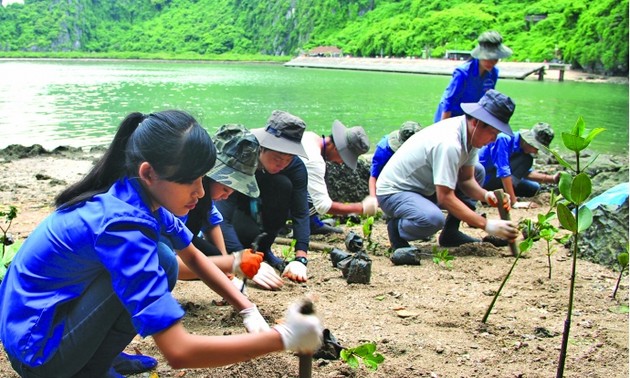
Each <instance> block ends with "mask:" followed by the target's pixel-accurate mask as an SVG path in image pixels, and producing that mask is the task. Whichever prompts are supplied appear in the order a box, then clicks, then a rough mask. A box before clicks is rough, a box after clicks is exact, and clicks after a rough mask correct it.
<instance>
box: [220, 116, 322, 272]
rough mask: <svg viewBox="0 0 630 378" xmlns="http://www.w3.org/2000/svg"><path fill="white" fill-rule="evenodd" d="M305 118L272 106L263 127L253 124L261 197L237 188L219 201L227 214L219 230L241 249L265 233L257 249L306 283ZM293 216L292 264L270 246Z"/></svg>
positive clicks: (232, 247) (231, 247)
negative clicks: (293, 243) (256, 141)
mask: <svg viewBox="0 0 630 378" xmlns="http://www.w3.org/2000/svg"><path fill="white" fill-rule="evenodd" d="M305 129H306V123H304V121H303V120H302V119H301V118H299V117H296V116H294V115H293V114H290V113H288V112H285V111H282V110H274V111H273V112H272V113H271V116H270V117H269V118H268V119H267V124H266V125H265V127H262V128H257V129H252V130H251V132H252V134H254V135H255V136H256V139H258V143H259V144H260V153H259V154H258V169H257V170H256V182H257V183H258V188H259V189H260V196H259V197H258V198H251V197H248V196H245V195H243V194H242V193H234V194H233V195H231V196H230V198H228V199H227V200H225V201H221V202H218V203H217V208H218V209H219V211H220V212H221V214H223V218H224V220H223V223H221V230H222V231H223V236H224V237H225V244H226V246H227V249H228V251H240V250H242V249H243V246H244V245H251V243H252V241H253V240H254V239H255V238H256V237H257V236H258V235H260V234H261V233H262V232H264V233H265V236H264V237H262V239H261V240H260V242H259V250H260V251H262V252H263V253H264V254H265V262H267V263H268V264H269V265H271V266H272V267H273V268H275V269H277V270H278V271H280V272H281V273H282V276H283V277H286V278H288V279H290V280H291V281H295V282H306V280H307V269H306V265H307V263H308V259H307V253H308V245H309V242H310V236H311V235H310V226H309V215H308V214H309V212H308V200H307V195H308V189H307V188H308V186H307V185H308V176H307V171H306V167H305V166H304V163H303V162H302V160H301V159H300V157H299V156H302V157H306V152H305V151H304V147H302V136H303V135H304V130H305ZM289 219H291V222H292V226H293V238H294V239H295V240H296V243H295V258H294V259H293V260H292V261H290V262H289V263H288V264H285V262H284V261H283V260H282V259H280V258H279V257H278V256H276V255H275V254H274V252H273V250H272V249H271V246H272V244H273V243H274V240H275V239H276V236H278V233H279V231H280V229H281V228H283V227H284V226H285V225H286V222H287V220H289Z"/></svg>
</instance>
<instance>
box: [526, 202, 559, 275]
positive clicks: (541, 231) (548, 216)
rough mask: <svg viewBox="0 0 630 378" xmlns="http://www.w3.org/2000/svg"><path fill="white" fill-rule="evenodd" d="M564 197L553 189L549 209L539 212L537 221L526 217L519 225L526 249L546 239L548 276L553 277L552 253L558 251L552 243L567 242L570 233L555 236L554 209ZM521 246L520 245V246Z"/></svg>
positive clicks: (556, 229) (556, 231) (556, 230)
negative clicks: (563, 235) (558, 236)
mask: <svg viewBox="0 0 630 378" xmlns="http://www.w3.org/2000/svg"><path fill="white" fill-rule="evenodd" d="M561 198H562V197H560V196H558V195H556V194H555V192H554V191H553V190H552V191H551V199H550V200H549V209H548V210H547V212H546V213H544V214H538V216H537V218H536V221H535V222H534V221H532V220H531V219H524V220H522V221H520V222H519V227H520V229H521V232H522V234H523V236H524V237H525V240H524V241H523V242H522V243H521V244H523V243H527V248H525V250H529V249H530V248H531V246H532V245H533V243H534V242H536V241H539V240H541V239H542V240H544V241H545V243H546V252H545V254H546V255H547V267H548V272H549V274H548V276H549V279H551V255H552V254H553V253H554V252H556V248H555V247H554V246H553V245H552V242H553V241H554V240H555V241H557V242H558V243H561V244H563V243H564V242H566V240H564V239H566V238H568V237H569V235H566V236H565V237H563V238H555V236H556V234H557V233H558V231H559V230H558V228H557V227H556V226H554V225H553V224H552V223H551V221H552V220H553V219H555V218H556V212H555V211H554V210H555V208H556V206H557V204H558V202H559V201H560V199H561ZM520 247H521V246H520V245H519V248H520ZM524 247H525V246H524Z"/></svg>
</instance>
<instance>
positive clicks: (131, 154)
mask: <svg viewBox="0 0 630 378" xmlns="http://www.w3.org/2000/svg"><path fill="white" fill-rule="evenodd" d="M214 162H215V148H214V146H213V144H212V141H211V139H210V136H209V135H208V133H207V132H206V131H205V130H204V129H203V128H202V127H201V126H200V125H199V124H198V123H197V122H196V121H195V119H194V118H193V117H191V116H190V115H188V114H187V113H184V112H181V111H176V110H172V111H163V112H159V113H152V114H149V115H143V114H140V113H131V114H129V115H128V116H127V117H126V118H125V119H124V120H123V121H122V123H121V125H120V127H119V129H118V131H117V132H116V135H115V136H114V139H113V141H112V143H111V145H110V147H109V148H108V150H107V151H106V152H105V153H104V155H103V156H102V157H101V159H100V160H99V161H97V162H96V164H95V165H94V167H93V168H92V170H91V171H90V172H89V173H88V174H87V175H86V176H85V177H84V178H83V179H82V180H80V181H79V182H77V183H75V184H74V185H71V186H70V187H68V188H67V189H65V190H64V191H63V192H61V193H60V195H59V196H58V197H57V198H56V201H55V204H56V205H57V209H56V211H54V212H53V213H52V214H51V215H50V216H49V217H48V218H46V219H45V220H44V221H43V222H42V223H41V224H40V225H38V226H37V227H36V229H35V230H34V231H33V232H32V233H31V234H30V235H29V237H28V238H27V240H26V241H25V242H24V244H23V245H22V247H21V248H20V250H19V251H18V253H17V254H16V256H15V258H14V260H13V261H12V263H11V265H10V267H9V269H8V271H7V274H6V276H5V278H4V280H3V281H2V284H1V285H0V340H1V341H2V344H3V346H4V350H5V352H6V354H7V356H8V358H9V361H10V362H11V365H12V366H13V368H14V369H15V370H16V372H17V373H18V374H19V375H20V376H21V377H110V378H114V377H122V374H135V373H139V372H142V371H144V370H148V369H151V368H152V367H154V366H155V365H156V364H157V361H155V360H154V359H152V358H150V357H148V356H141V357H142V358H139V357H138V356H130V355H126V354H124V353H121V352H122V351H123V350H124V349H125V347H126V346H127V345H128V344H129V342H130V341H131V340H132V339H133V338H134V337H135V335H136V334H140V335H141V336H143V337H146V336H152V337H153V340H154V341H155V344H156V345H157V347H158V349H159V350H160V351H161V352H162V353H163V354H164V357H165V358H166V360H167V361H168V362H169V364H170V365H171V366H173V367H174V368H183V367H210V366H219V365H228V364H232V363H235V362H239V361H246V360H249V359H251V358H253V357H256V356H261V355H263V354H266V353H269V352H273V351H280V350H283V349H291V350H296V351H300V352H304V351H313V350H315V349H317V348H318V346H319V344H320V341H319V340H320V338H321V332H322V331H321V325H320V324H319V321H318V320H317V318H315V317H313V316H304V315H301V314H299V313H298V314H296V312H298V311H297V310H296V308H295V306H291V307H290V309H289V311H288V313H287V322H286V323H284V324H282V325H279V326H275V327H274V329H269V325H268V324H267V322H266V321H265V320H264V318H262V316H261V315H260V313H259V312H258V310H257V309H256V307H255V305H254V304H253V303H251V302H250V301H249V300H248V299H247V298H246V297H245V296H244V295H242V294H241V293H240V292H239V291H238V290H237V289H236V288H235V287H234V286H233V285H232V284H231V283H230V281H229V280H228V279H227V278H226V276H225V274H224V272H229V271H232V272H235V273H237V274H244V275H246V276H248V277H252V276H253V275H254V274H255V273H256V271H257V270H258V267H259V265H260V261H261V260H262V256H259V255H258V254H256V253H253V252H252V251H251V250H246V251H239V252H237V253H234V254H233V255H231V256H224V257H220V258H215V259H213V260H210V259H208V258H207V257H205V256H204V255H203V254H202V253H201V252H200V251H199V250H198V249H197V248H195V247H194V246H193V245H192V244H191V240H192V234H191V233H190V231H189V230H188V229H187V228H186V227H185V226H184V224H183V222H182V221H181V220H180V219H178V218H177V217H181V216H184V215H186V214H187V213H188V212H189V211H190V210H191V209H193V208H194V207H195V205H196V204H197V202H198V200H199V198H201V197H203V196H204V194H205V193H204V191H203V188H202V186H201V177H202V176H203V175H204V174H205V173H206V172H207V171H208V170H209V169H210V168H212V166H213V165H214ZM161 233H162V234H164V233H165V234H166V235H168V237H169V238H170V242H171V243H172V245H173V246H174V247H175V248H176V249H177V250H178V255H179V256H180V257H181V258H182V260H183V261H184V262H185V263H186V265H188V266H189V267H190V268H191V269H192V270H193V271H194V272H195V273H196V274H197V275H198V276H199V277H201V278H202V279H203V280H204V282H205V283H206V284H207V285H208V286H209V287H211V288H212V289H213V290H214V291H216V292H217V293H218V294H220V295H222V296H223V297H224V298H226V299H227V300H228V301H229V302H230V304H232V306H234V307H235V308H236V309H237V310H240V311H241V314H242V315H243V316H244V323H245V326H246V328H247V329H248V331H250V332H253V334H247V335H232V336H202V335H193V334H190V333H188V332H187V331H186V329H185V328H184V326H183V324H182V322H181V319H182V317H183V316H184V310H183V309H182V308H181V306H180V305H179V304H178V303H177V301H176V300H175V298H174V297H173V295H172V293H171V290H172V289H173V287H174V285H175V283H176V281H177V260H176V258H175V254H174V253H173V252H172V250H171V249H170V248H169V247H168V246H167V245H166V244H163V243H160V234H161Z"/></svg>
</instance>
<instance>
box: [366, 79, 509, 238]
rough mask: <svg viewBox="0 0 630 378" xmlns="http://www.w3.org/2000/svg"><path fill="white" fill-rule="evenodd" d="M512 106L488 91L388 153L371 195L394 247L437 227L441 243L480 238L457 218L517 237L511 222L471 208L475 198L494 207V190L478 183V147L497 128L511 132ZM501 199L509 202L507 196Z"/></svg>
mask: <svg viewBox="0 0 630 378" xmlns="http://www.w3.org/2000/svg"><path fill="white" fill-rule="evenodd" d="M514 107H515V105H514V103H513V102H512V100H511V99H510V98H509V97H507V96H505V95H504V94H502V93H499V92H497V91H495V90H489V91H488V92H486V94H485V95H484V96H483V97H482V98H481V99H480V100H479V102H477V103H464V104H462V108H463V109H464V112H465V115H463V116H459V117H454V118H449V119H446V120H443V121H440V122H438V123H435V124H433V125H431V126H428V127H426V128H424V129H422V130H421V131H419V132H417V133H416V134H414V135H413V136H412V137H410V138H409V139H408V140H407V141H406V142H405V143H404V144H403V145H402V146H401V147H400V149H399V150H398V151H397V152H396V153H395V154H394V156H392V158H391V159H390V161H389V162H388V163H387V164H386V165H385V168H383V171H382V172H381V175H380V176H379V178H378V180H377V182H376V196H377V199H378V203H379V205H380V207H381V209H382V210H383V212H384V213H385V215H386V216H387V217H388V223H387V231H388V235H389V239H390V242H391V246H392V249H393V250H395V249H398V248H404V247H409V241H413V240H419V239H426V238H429V237H431V236H432V235H434V234H435V233H437V232H438V231H440V230H442V232H441V233H440V236H439V239H438V241H439V244H440V245H441V246H444V247H454V246H459V245H462V244H464V243H471V242H478V241H480V240H478V239H475V238H472V237H470V236H468V235H466V234H464V233H462V232H461V231H459V225H460V222H461V221H464V222H466V223H467V224H468V225H470V226H472V227H477V228H481V229H484V230H485V231H486V232H487V233H488V234H489V235H492V236H496V237H499V238H502V239H505V240H515V239H516V238H517V236H518V229H517V227H516V225H515V224H514V223H513V222H511V221H505V220H498V219H497V220H493V219H486V218H484V217H483V216H481V215H480V214H477V213H476V212H475V211H474V209H475V203H476V201H478V200H485V202H487V203H488V204H490V205H493V206H497V202H498V201H497V198H496V196H495V195H494V193H493V192H491V191H487V190H485V189H483V188H482V187H481V185H480V182H483V176H484V175H485V172H484V169H483V166H482V165H480V164H479V159H478V156H477V152H478V149H479V148H480V147H482V146H484V145H486V144H488V143H490V142H492V141H494V140H495V139H496V137H497V134H499V133H500V132H504V133H506V134H509V135H512V129H511V127H510V125H509V124H508V122H509V120H510V117H511V116H512V114H513V112H514ZM476 171H477V174H476ZM504 202H505V203H507V205H508V206H509V202H510V201H509V198H508V199H507V200H506V201H504ZM442 209H444V210H446V211H447V213H448V215H447V216H446V219H444V216H443V214H442Z"/></svg>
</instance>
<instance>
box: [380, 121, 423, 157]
mask: <svg viewBox="0 0 630 378" xmlns="http://www.w3.org/2000/svg"><path fill="white" fill-rule="evenodd" d="M420 129H421V126H420V124H419V123H418V122H414V121H407V122H405V123H403V124H402V126H400V129H398V130H394V131H392V132H391V133H389V135H388V136H387V143H389V147H390V148H391V149H392V151H394V152H396V151H397V150H398V149H399V148H400V146H402V144H403V143H405V141H406V140H407V139H409V137H411V136H412V135H413V134H415V133H417V132H418V131H420Z"/></svg>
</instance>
